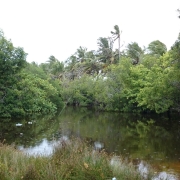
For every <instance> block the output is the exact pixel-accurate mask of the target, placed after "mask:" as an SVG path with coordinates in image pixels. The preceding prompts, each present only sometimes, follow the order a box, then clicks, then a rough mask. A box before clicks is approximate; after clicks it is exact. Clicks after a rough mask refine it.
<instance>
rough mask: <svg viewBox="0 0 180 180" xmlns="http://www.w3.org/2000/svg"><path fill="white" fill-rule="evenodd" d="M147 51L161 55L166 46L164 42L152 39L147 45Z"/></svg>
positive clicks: (164, 51)
mask: <svg viewBox="0 0 180 180" xmlns="http://www.w3.org/2000/svg"><path fill="white" fill-rule="evenodd" d="M148 51H149V54H152V55H156V56H162V55H163V54H164V53H166V51H167V47H166V45H165V44H164V43H162V42H161V41H159V40H156V41H152V42H151V43H150V44H149V45H148Z"/></svg>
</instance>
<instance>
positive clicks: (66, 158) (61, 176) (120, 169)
mask: <svg viewBox="0 0 180 180" xmlns="http://www.w3.org/2000/svg"><path fill="white" fill-rule="evenodd" d="M112 158H115V156H113V155H108V154H107V153H106V152H105V151H101V152H98V151H95V150H93V149H92V147H90V146H88V145H87V144H86V143H83V142H81V141H80V140H77V139H76V140H73V141H71V142H69V143H65V142H64V143H61V144H59V146H57V147H55V148H54V153H53V154H52V155H51V156H40V155H39V156H29V155H26V154H24V153H23V152H21V151H19V150H17V149H14V148H13V147H11V146H7V145H3V144H1V145H0V179H1V180H20V179H25V180H44V179H50V180H111V179H112V178H113V177H116V178H117V180H120V179H122V180H128V179H129V180H134V179H136V180H139V179H143V177H142V176H141V175H140V173H139V172H138V170H136V168H135V166H133V164H131V163H129V162H125V161H123V160H122V158H120V157H116V163H113V164H112ZM117 162H118V163H117ZM150 178H151V177H150V175H149V176H148V179H150Z"/></svg>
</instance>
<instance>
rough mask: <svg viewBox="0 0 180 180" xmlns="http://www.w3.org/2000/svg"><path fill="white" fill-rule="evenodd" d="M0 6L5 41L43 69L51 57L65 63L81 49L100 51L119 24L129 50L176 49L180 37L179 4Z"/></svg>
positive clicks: (18, 2)
mask: <svg viewBox="0 0 180 180" xmlns="http://www.w3.org/2000/svg"><path fill="white" fill-rule="evenodd" d="M0 6H1V10H0V29H1V30H3V32H4V35H5V37H6V38H7V39H11V41H12V42H13V44H14V46H15V47H23V48H24V51H25V52H26V53H28V56H27V61H28V62H33V61H34V62H36V63H38V64H40V63H44V62H46V61H47V60H48V58H49V57H50V56H51V55H53V56H55V57H56V58H57V59H58V60H59V61H65V60H66V59H68V57H70V56H71V55H72V54H74V53H75V52H76V50H77V48H78V47H79V46H83V47H86V48H88V50H97V49H98V47H97V39H98V38H99V37H109V36H111V33H110V32H111V31H113V27H114V25H118V26H119V28H120V30H121V31H122V34H121V44H123V48H125V47H126V46H127V44H128V43H131V42H137V43H138V44H139V45H140V46H141V47H143V46H146V47H147V46H148V44H149V43H150V42H152V41H154V40H160V41H161V42H163V43H164V44H166V46H167V48H168V49H170V47H171V46H172V45H173V44H174V42H175V41H176V39H177V37H178V34H179V32H180V19H178V13H177V11H176V10H177V9H178V8H179V9H180V1H179V0H0ZM114 46H115V47H116V46H117V44H115V45H114Z"/></svg>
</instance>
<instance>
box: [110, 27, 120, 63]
mask: <svg viewBox="0 0 180 180" xmlns="http://www.w3.org/2000/svg"><path fill="white" fill-rule="evenodd" d="M114 30H115V31H114V32H113V31H111V34H112V35H113V39H114V41H116V40H117V39H118V51H119V60H120V35H121V32H120V30H119V26H118V25H115V26H114Z"/></svg>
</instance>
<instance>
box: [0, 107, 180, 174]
mask: <svg viewBox="0 0 180 180" xmlns="http://www.w3.org/2000/svg"><path fill="white" fill-rule="evenodd" d="M18 123H19V124H20V126H17V125H18ZM71 137H78V138H81V139H83V140H86V141H88V142H89V143H90V144H91V145H92V146H94V148H95V149H98V150H100V149H105V150H106V151H107V152H108V153H113V152H114V153H116V154H117V155H122V156H123V157H124V158H127V159H128V160H129V161H133V162H134V164H139V163H141V162H142V161H145V162H147V163H150V164H151V165H152V166H153V167H154V168H155V169H156V170H157V171H159V172H160V171H165V172H168V173H171V174H176V175H178V176H179V177H180V118H179V114H172V115H171V117H170V118H169V116H167V114H164V115H155V114H143V115H142V114H130V113H112V112H97V111H94V110H92V109H87V108H77V107H68V108H66V109H64V110H63V111H62V112H59V113H58V114H57V115H56V116H54V115H51V114H49V115H46V116H36V115H34V116H31V117H29V118H27V119H14V120H7V119H6V120H1V121H0V141H1V142H3V141H5V142H6V143H7V144H15V146H16V147H17V148H19V149H21V150H23V151H25V152H27V153H29V154H34V153H40V154H51V153H52V151H53V147H54V146H55V145H56V144H57V143H59V142H60V141H62V140H63V141H66V140H69V139H70V138H71Z"/></svg>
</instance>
